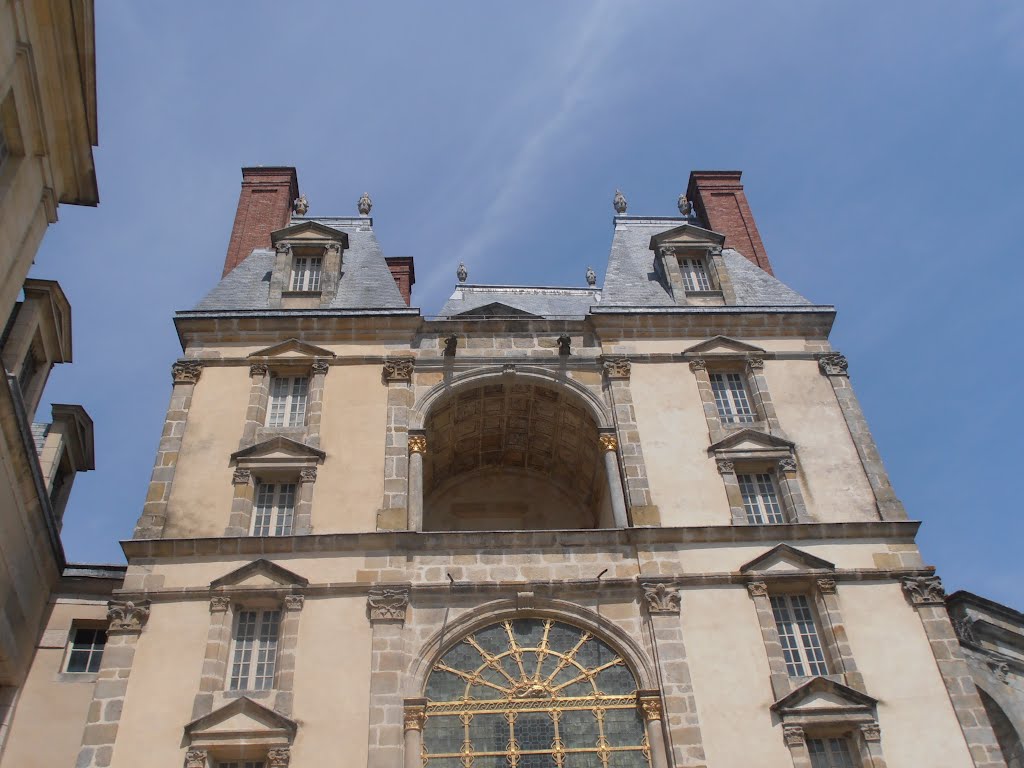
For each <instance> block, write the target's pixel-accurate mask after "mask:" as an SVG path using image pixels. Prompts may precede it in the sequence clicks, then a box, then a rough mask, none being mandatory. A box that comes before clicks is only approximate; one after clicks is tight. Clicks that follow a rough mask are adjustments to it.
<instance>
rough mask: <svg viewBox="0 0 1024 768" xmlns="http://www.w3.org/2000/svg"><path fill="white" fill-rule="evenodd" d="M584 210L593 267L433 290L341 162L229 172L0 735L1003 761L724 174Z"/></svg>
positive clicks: (487, 760)
mask: <svg viewBox="0 0 1024 768" xmlns="http://www.w3.org/2000/svg"><path fill="white" fill-rule="evenodd" d="M614 208H615V216H614V218H613V221H612V236H611V246H610V253H609V256H608V263H607V268H606V270H605V273H604V281H603V285H601V286H600V287H599V286H598V285H597V282H598V281H597V276H596V274H594V273H593V272H591V271H588V272H587V273H585V274H584V272H583V266H582V265H581V285H580V286H575V287H559V288H556V287H529V286H495V285H478V284H474V283H471V282H469V274H468V269H467V268H466V267H465V266H463V265H460V266H459V269H458V270H457V277H458V281H459V282H458V283H457V284H456V286H455V289H454V292H453V293H452V296H451V298H450V299H449V300H448V302H447V303H446V305H445V306H444V308H443V309H442V310H441V313H440V317H426V316H424V314H422V313H421V312H420V310H419V309H416V308H413V307H411V306H410V303H411V291H412V285H413V283H414V281H415V272H414V270H413V264H412V260H411V259H410V258H408V257H399V258H388V257H386V256H385V255H384V251H383V249H382V247H381V245H380V243H379V242H378V239H377V230H376V227H375V225H374V220H373V219H372V218H371V215H370V214H371V211H372V200H371V199H370V197H369V196H368V195H363V196H362V197H361V198H360V199H359V201H358V203H357V211H358V215H355V216H313V215H310V214H309V207H308V203H307V201H306V200H305V198H304V197H303V196H302V195H300V193H299V186H298V180H297V177H296V174H295V170H294V169H292V168H278V167H259V168H246V169H243V182H242V192H241V196H240V199H239V204H238V213H237V215H236V219H235V223H234V227H233V229H232V234H231V241H230V244H229V247H228V255H227V258H226V262H225V269H224V276H223V278H222V280H221V281H220V282H219V284H218V285H216V286H215V287H214V288H213V289H212V290H211V291H210V293H209V294H208V295H207V296H206V297H205V298H204V299H203V300H202V301H201V302H200V303H199V304H198V305H197V306H196V307H194V308H193V309H191V310H188V311H184V312H179V313H178V314H177V315H176V317H175V326H176V328H177V331H178V334H179V337H180V339H181V343H182V350H183V354H182V356H181V358H180V359H179V360H178V361H176V362H175V363H174V364H173V366H172V368H171V378H172V381H171V385H172V388H171V393H170V403H169V406H168V411H167V418H166V422H165V425H164V429H163V434H162V436H161V439H160V445H159V450H158V453H157V457H156V460H155V463H154V468H153V473H152V480H151V482H150V486H149V491H148V494H147V497H146V500H145V503H144V506H143V508H142V511H141V515H140V517H139V521H138V524H137V526H136V528H135V532H134V536H133V538H131V539H130V540H128V541H125V542H124V543H123V547H124V551H125V554H126V556H127V558H128V567H127V573H126V575H125V578H124V581H123V584H122V585H121V586H120V587H119V588H117V589H115V590H114V596H113V599H112V601H111V602H110V605H109V607H108V610H107V611H106V620H107V621H108V622H109V624H107V625H106V631H105V632H100V631H99V630H101V629H102V628H103V627H104V624H103V623H102V615H101V614H102V611H100V610H99V609H98V607H97V606H96V603H95V600H92V599H85V600H83V601H81V603H80V604H77V603H73V601H74V600H75V597H74V595H73V593H72V591H71V589H70V587H71V585H70V584H69V589H68V592H67V594H66V595H65V596H64V598H63V599H64V600H65V602H64V603H62V604H61V606H60V610H58V611H55V612H54V616H53V619H52V623H51V624H50V625H49V626H48V628H47V631H46V632H44V633H43V638H44V639H43V644H41V645H40V648H41V650H40V651H39V652H38V653H37V654H36V660H35V663H34V664H33V667H32V673H31V676H30V678H29V680H30V682H29V684H28V685H27V686H26V690H25V692H24V694H23V696H22V701H23V702H24V704H23V705H22V704H19V707H18V709H17V711H16V713H15V717H14V721H13V724H12V729H11V736H10V738H9V743H8V746H7V750H6V752H5V754H4V755H3V758H2V759H0V766H3V768H7V766H8V765H10V766H18V768H24V767H25V766H29V767H34V766H56V765H68V766H71V765H75V766H77V768H90V767H92V766H95V767H96V768H107V766H113V767H114V768H127V767H128V766H132V768H136V767H138V766H144V767H147V768H148V767H149V766H152V767H153V768H156V767H157V766H181V765H183V766H186V768H259V767H261V768H270V767H271V766H273V767H274V768H281V767H282V766H289V765H290V766H297V767H299V768H301V767H302V766H316V765H324V764H339V765H346V766H368V767H369V768H697V767H698V766H709V767H711V768H732V767H736V768H739V767H741V766H751V765H756V766H765V767H767V768H854V767H857V768H885V766H889V768H901V767H902V766H908V767H909V766H929V767H931V768H937V767H948V768H954V767H956V768H968V767H970V766H974V767H975V768H999V767H1002V766H1004V765H1006V764H1007V763H1006V760H1005V759H1004V752H1005V751H1006V750H1007V749H1011V750H1012V749H1013V748H1014V747H1013V745H1012V744H1011V743H1010V742H1009V741H1008V740H1007V738H1006V734H1005V730H1006V728H1005V724H1004V722H1003V720H999V719H998V718H997V717H996V715H994V714H993V713H996V709H993V707H992V706H991V705H990V700H991V699H992V698H993V697H992V696H989V695H987V690H988V689H987V688H986V687H984V686H983V687H982V689H981V691H982V692H979V688H978V686H976V684H975V682H974V679H973V676H972V675H973V673H974V672H975V671H976V670H975V669H974V668H975V667H976V666H977V664H976V663H975V662H974V661H973V660H972V656H971V655H970V654H971V653H974V652H975V651H974V650H972V649H971V648H967V650H966V651H965V650H964V647H966V646H964V647H962V646H961V644H960V643H959V642H958V640H957V634H956V633H955V631H954V623H953V622H952V621H951V620H950V618H949V615H948V614H947V610H946V604H945V594H944V592H943V589H942V586H941V582H940V580H939V578H938V576H937V575H936V574H935V572H934V569H933V568H931V567H929V566H928V565H927V564H926V563H925V561H924V560H923V559H922V557H921V554H920V553H919V551H918V549H917V546H916V543H915V538H916V534H917V530H918V526H919V524H918V522H916V521H914V520H912V519H911V518H910V517H909V516H908V514H907V513H906V511H905V510H904V508H903V506H902V504H901V503H900V501H899V499H898V498H897V497H896V495H895V493H894V492H893V489H892V486H891V485H890V482H889V479H888V477H887V474H886V471H885V468H884V466H883V465H882V462H881V460H880V458H879V453H878V450H877V447H876V446H875V444H874V441H873V439H872V437H871V433H870V431H869V430H868V428H867V425H866V424H865V421H864V417H863V414H862V413H861V410H860V408H859V406H858V403H857V399H856V397H855V395H854V393H853V390H852V389H851V384H850V371H849V367H848V363H847V360H846V358H844V357H843V356H842V354H840V352H838V351H837V350H835V349H833V348H832V346H831V345H830V343H829V333H830V330H831V328H832V323H833V321H834V319H835V311H834V309H833V307H831V306H828V305H821V304H815V303H813V302H812V301H810V300H808V299H807V298H805V297H803V296H801V295H799V294H798V293H796V292H795V291H793V290H792V289H790V288H788V287H787V286H786V285H785V284H783V283H782V282H780V281H779V280H778V279H777V278H776V277H775V276H774V274H773V269H772V265H771V263H770V262H769V260H768V255H767V252H766V250H765V247H764V244H763V243H762V241H761V238H760V236H759V234H758V232H757V226H756V224H755V222H754V219H753V216H752V214H751V210H750V207H749V205H748V203H747V200H746V197H745V194H744V191H743V187H742V185H741V183H740V174H739V173H738V172H725V171H716V172H694V173H692V174H691V176H690V180H689V185H688V188H687V190H686V193H685V195H684V196H681V197H680V199H679V201H678V208H679V216H675V217H662V216H644V215H633V214H631V213H629V212H628V202H627V200H626V198H625V196H624V195H622V194H621V193H617V194H616V196H615V198H614ZM584 278H585V279H584ZM89 575H90V576H91V578H93V579H94V580H95V582H96V583H99V582H101V581H103V580H104V579H106V580H107V581H106V582H104V583H109V582H111V581H113V580H115V579H116V574H113V573H110V572H96V573H92V574H89ZM83 578H84V577H83ZM972 605H973V604H972ZM76 606H77V607H76ZM971 610H975V609H974V608H972V609H971ZM987 610H989V611H990V612H992V611H996V609H993V608H989V609H987ZM955 615H959V614H955ZM1000 616H1001V617H1002V618H1001V619H1000V621H1002V622H1003V623H1002V624H999V625H998V626H1000V627H1004V629H1005V626H1004V625H1005V624H1006V615H1005V614H1000ZM997 623H998V622H995V621H993V622H992V624H993V626H995V625H996V624H997ZM69 626H71V627H72V628H73V630H74V632H73V634H71V635H69V633H68V627H69ZM973 626H974V627H975V628H976V630H980V628H979V627H978V624H977V622H975V624H974V625H973ZM957 627H960V629H961V634H960V637H961V638H963V637H964V634H963V632H964V630H963V627H962V625H961V624H959V623H958V624H957ZM90 630H92V634H89V631H90ZM1007 631H1009V630H1007ZM974 636H975V637H978V636H979V635H978V634H977V632H976V634H975V635H974ZM985 636H986V637H989V636H990V635H985ZM1000 637H1002V635H1000ZM61 640H63V641H64V642H65V643H66V646H65V648H64V649H63V650H62V651H61V650H58V648H57V647H56V645H57V644H58V643H59V641H61ZM47 642H50V643H53V644H52V645H47V644H46V643H47ZM986 648H987V646H986ZM977 652H979V653H980V652H987V651H985V650H984V649H983V650H979V651H977ZM1009 664H1010V662H1007V665H1009ZM1007 668H1009V666H1008V667H1007ZM994 674H997V675H998V674H1000V672H999V670H996V671H995V672H994ZM70 680H80V681H82V682H81V684H80V685H78V686H77V687H74V688H71V687H67V686H72V685H73V683H71V682H69V681H70ZM86 692H88V696H87V695H85V693H86ZM48 702H52V704H51V706H54V707H55V706H58V704H57V702H60V703H59V706H60V707H62V709H61V716H60V718H59V720H58V721H57V724H55V723H53V722H52V721H50V722H47V721H46V718H45V716H44V715H43V713H44V712H46V711H47V703H48ZM1004 703H1005V702H1004ZM1006 706H1009V705H1008V704H1007V705H1006ZM23 707H24V709H23ZM993 719H995V720H996V722H993ZM1001 745H1002V748H1001ZM1007 757H1010V756H1009V755H1007ZM1011 759H1014V758H1011ZM1010 764H1011V765H1013V763H1012V762H1011V763H1010Z"/></svg>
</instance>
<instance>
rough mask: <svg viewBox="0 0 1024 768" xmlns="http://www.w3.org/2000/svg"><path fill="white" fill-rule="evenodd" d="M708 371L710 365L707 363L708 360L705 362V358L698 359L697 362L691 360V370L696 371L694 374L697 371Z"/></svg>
mask: <svg viewBox="0 0 1024 768" xmlns="http://www.w3.org/2000/svg"><path fill="white" fill-rule="evenodd" d="M707 369H708V363H707V360H705V359H704V358H703V357H698V358H697V359H696V360H691V361H690V370H691V371H694V372H696V371H706V370H707Z"/></svg>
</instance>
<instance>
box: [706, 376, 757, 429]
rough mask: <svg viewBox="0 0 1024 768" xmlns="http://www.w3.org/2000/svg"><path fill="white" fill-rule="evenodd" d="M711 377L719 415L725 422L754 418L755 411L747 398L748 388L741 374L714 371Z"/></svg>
mask: <svg viewBox="0 0 1024 768" xmlns="http://www.w3.org/2000/svg"><path fill="white" fill-rule="evenodd" d="M709 378H710V379H711V391H712V392H713V393H714V395H715V405H716V406H717V407H718V415H719V417H720V418H721V419H722V421H723V422H725V423H728V424H735V423H749V422H752V421H753V420H754V412H753V411H752V410H751V408H750V401H749V399H748V398H747V388H746V385H745V384H744V382H743V377H742V376H741V375H740V374H738V373H712V374H711V375H710V377H709Z"/></svg>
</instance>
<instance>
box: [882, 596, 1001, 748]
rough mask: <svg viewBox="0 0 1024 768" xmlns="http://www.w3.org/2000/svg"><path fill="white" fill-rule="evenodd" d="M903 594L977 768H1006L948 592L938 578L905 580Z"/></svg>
mask: <svg viewBox="0 0 1024 768" xmlns="http://www.w3.org/2000/svg"><path fill="white" fill-rule="evenodd" d="M902 584H903V592H904V594H905V595H906V596H907V600H909V601H910V604H911V605H912V606H914V608H916V609H917V613H918V615H919V616H920V617H921V623H922V624H923V625H924V631H925V634H926V635H927V636H928V643H929V644H930V645H931V648H932V654H933V655H934V656H935V664H936V665H937V666H938V668H939V673H940V674H941V675H942V682H943V683H945V685H946V691H947V692H948V693H949V700H950V702H951V703H952V704H953V711H954V712H956V717H957V720H959V721H960V730H962V731H963V734H964V740H965V741H966V742H967V747H968V748H969V749H970V750H971V757H972V758H973V760H974V765H975V768H1006V762H1005V761H1004V760H1003V756H1002V752H1000V750H999V744H998V743H997V742H996V737H995V733H994V732H993V730H992V725H991V723H990V722H989V719H988V713H986V712H985V707H984V705H983V704H982V703H981V697H980V696H979V695H978V689H977V687H976V686H975V685H974V678H973V677H972V676H971V670H970V668H969V667H968V666H967V662H966V661H965V660H964V657H963V654H962V653H961V652H960V641H959V640H958V639H957V636H956V632H955V631H954V630H953V622H952V621H950V619H949V614H948V613H947V612H946V593H945V590H943V588H942V580H941V579H939V577H938V576H912V577H909V578H905V579H903V580H902Z"/></svg>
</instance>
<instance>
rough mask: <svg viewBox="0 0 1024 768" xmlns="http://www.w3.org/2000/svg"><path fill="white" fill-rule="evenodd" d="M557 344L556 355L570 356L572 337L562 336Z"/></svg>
mask: <svg viewBox="0 0 1024 768" xmlns="http://www.w3.org/2000/svg"><path fill="white" fill-rule="evenodd" d="M556 341H557V343H558V354H560V355H569V354H572V337H571V336H567V335H566V334H564V333H563V334H562V335H561V336H559V337H558V339H557V340H556Z"/></svg>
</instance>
